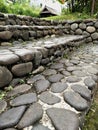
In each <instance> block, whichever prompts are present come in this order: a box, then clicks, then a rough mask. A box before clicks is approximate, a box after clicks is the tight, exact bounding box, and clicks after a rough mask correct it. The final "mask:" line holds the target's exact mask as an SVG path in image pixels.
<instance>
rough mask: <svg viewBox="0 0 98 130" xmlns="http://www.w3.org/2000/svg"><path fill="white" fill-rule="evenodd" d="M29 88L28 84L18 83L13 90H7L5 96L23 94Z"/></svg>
mask: <svg viewBox="0 0 98 130" xmlns="http://www.w3.org/2000/svg"><path fill="white" fill-rule="evenodd" d="M30 89H31V86H30V85H27V84H22V85H18V86H16V87H15V88H14V89H13V90H11V91H10V92H8V94H7V96H8V97H11V96H16V95H17V94H23V93H25V92H27V91H29V90H30Z"/></svg>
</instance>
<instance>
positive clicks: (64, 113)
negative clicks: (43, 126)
mask: <svg viewBox="0 0 98 130" xmlns="http://www.w3.org/2000/svg"><path fill="white" fill-rule="evenodd" d="M47 114H48V116H49V118H50V119H51V121H52V123H53V125H54V127H55V128H56V130H79V118H78V116H77V114H75V113H74V112H72V111H69V110H66V109H62V108H49V109H48V110H47Z"/></svg>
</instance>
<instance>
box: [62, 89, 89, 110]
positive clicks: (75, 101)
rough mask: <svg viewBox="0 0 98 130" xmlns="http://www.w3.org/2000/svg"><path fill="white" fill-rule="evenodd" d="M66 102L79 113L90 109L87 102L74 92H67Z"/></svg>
mask: <svg viewBox="0 0 98 130" xmlns="http://www.w3.org/2000/svg"><path fill="white" fill-rule="evenodd" d="M64 100H65V102H67V103H68V104H70V105H71V106H72V107H74V108H75V109H76V110H78V111H84V110H86V109H87V108H88V104H87V101H86V100H85V99H83V98H82V97H81V96H80V95H79V94H78V93H76V92H74V91H66V92H65V93H64Z"/></svg>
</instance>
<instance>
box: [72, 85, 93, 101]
mask: <svg viewBox="0 0 98 130" xmlns="http://www.w3.org/2000/svg"><path fill="white" fill-rule="evenodd" d="M71 88H72V89H73V90H74V91H75V92H77V93H79V94H80V95H81V96H82V97H83V98H85V99H86V100H90V99H91V92H90V90H89V89H87V88H86V86H83V85H79V84H75V85H72V86H71Z"/></svg>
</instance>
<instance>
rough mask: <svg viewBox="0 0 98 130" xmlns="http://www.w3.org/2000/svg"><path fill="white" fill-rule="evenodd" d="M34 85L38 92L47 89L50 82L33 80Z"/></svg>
mask: <svg viewBox="0 0 98 130" xmlns="http://www.w3.org/2000/svg"><path fill="white" fill-rule="evenodd" d="M34 86H35V88H36V91H37V92H38V93H40V92H43V91H45V90H47V89H48V87H49V86H50V82H49V81H48V80H45V79H43V80H39V81H37V82H35V84H34Z"/></svg>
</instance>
